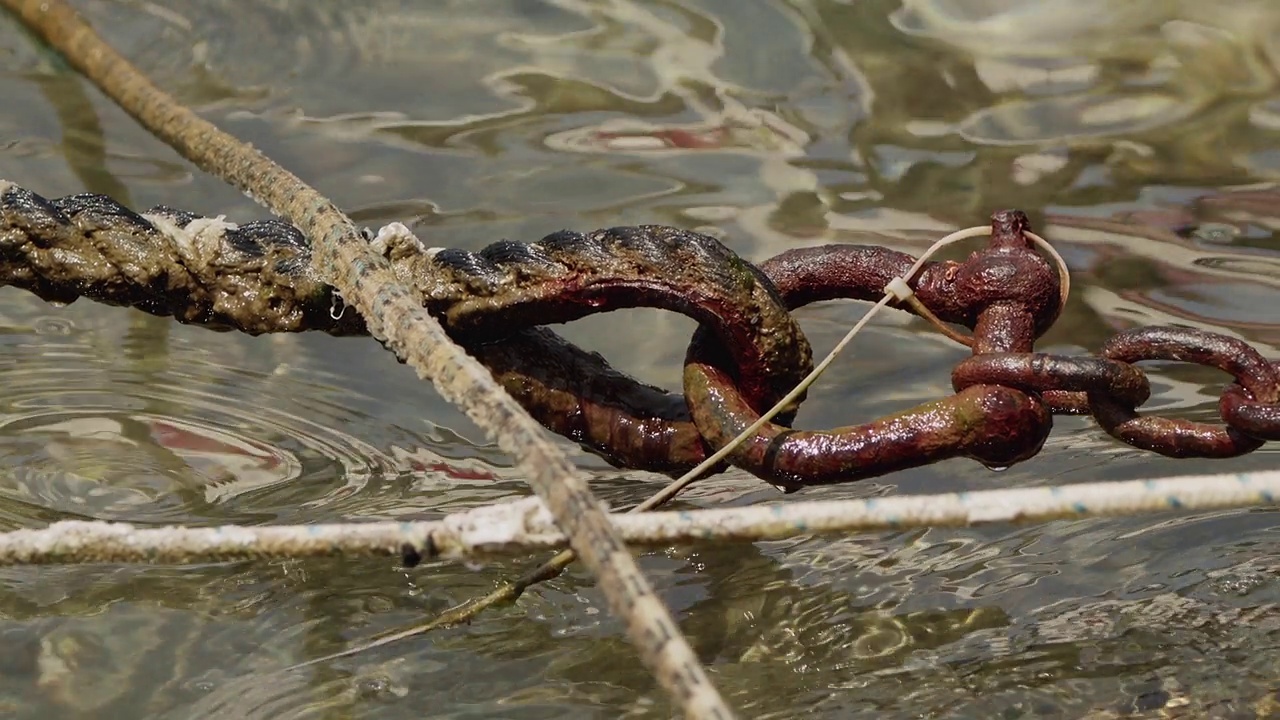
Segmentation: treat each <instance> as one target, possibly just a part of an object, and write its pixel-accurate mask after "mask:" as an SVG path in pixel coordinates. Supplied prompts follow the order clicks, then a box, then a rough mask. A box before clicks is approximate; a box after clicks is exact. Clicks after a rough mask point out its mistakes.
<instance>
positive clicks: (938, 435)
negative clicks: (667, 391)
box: [684, 211, 1059, 489]
mask: <svg viewBox="0 0 1280 720" xmlns="http://www.w3.org/2000/svg"><path fill="white" fill-rule="evenodd" d="M992 223H993V233H992V238H991V240H990V242H989V243H988V247H987V248H986V249H985V250H983V251H980V252H977V253H974V254H973V255H972V256H970V258H969V259H968V261H966V262H965V263H962V264H956V263H937V264H927V265H925V266H924V268H922V270H921V271H920V273H919V274H918V275H917V276H916V278H915V279H914V280H913V281H912V283H911V285H912V288H913V290H915V292H916V294H917V296H918V297H919V298H920V299H921V301H922V302H923V303H924V304H925V306H926V307H928V308H929V309H930V311H931V312H933V313H934V314H935V315H937V316H939V318H941V319H943V320H946V321H951V322H959V323H961V324H964V325H966V326H968V327H971V328H975V327H976V329H975V346H976V347H984V348H985V347H990V348H999V349H1004V350H1007V351H1018V350H1023V349H1028V350H1029V349H1030V347H1031V345H1032V343H1033V342H1034V340H1035V336H1036V334H1037V333H1039V332H1043V330H1044V329H1047V328H1048V327H1049V325H1051V324H1052V322H1053V319H1054V317H1056V315H1057V312H1058V309H1059V295H1058V293H1059V287H1058V276H1057V274H1056V273H1055V272H1054V271H1053V269H1052V268H1051V267H1050V266H1049V265H1048V263H1047V262H1045V260H1044V259H1043V258H1041V257H1040V256H1039V255H1038V254H1036V253H1035V252H1034V251H1032V250H1031V242H1030V241H1029V240H1028V239H1027V238H1026V237H1025V236H1024V235H1023V232H1024V231H1025V229H1026V218H1025V216H1023V215H1022V214H1021V213H1018V212H1016V211H1010V212H1002V213H997V214H995V215H994V216H993V218H992ZM871 256H875V257H877V258H879V259H881V262H868V259H869V257H871ZM884 260H889V261H892V264H891V263H890V262H884ZM913 261H914V260H913V259H911V258H909V257H907V256H899V257H894V256H893V255H891V254H889V253H888V251H871V250H868V249H864V248H848V247H841V246H829V247H825V248H810V249H808V250H804V251H792V252H789V253H783V254H782V255H780V256H779V257H777V258H774V259H773V260H769V261H767V262H765V263H764V264H763V265H761V269H762V270H763V271H764V272H765V273H766V274H767V275H768V276H769V277H770V279H772V280H773V281H774V284H775V285H777V287H778V290H779V291H780V292H781V293H782V296H783V299H784V300H785V301H786V303H787V306H788V307H790V308H793V309H794V308H796V307H798V306H800V305H803V304H805V303H806V302H809V301H813V300H820V299H821V300H825V299H831V298H837V297H844V298H854V299H863V300H871V299H878V298H879V297H881V296H883V294H884V286H885V285H886V284H887V283H888V281H889V280H890V279H892V278H893V277H895V276H898V275H901V274H904V273H905V272H906V271H907V270H908V269H909V266H910V264H911V263H912V262H913ZM1009 284H1012V286H1013V287H1014V291H1012V292H1010V290H1009V289H1008V285H1009ZM1018 292H1021V293H1024V295H1022V296H1019V295H1018V294H1017V293H1018ZM730 367H732V365H731V363H730V362H729V361H728V358H727V357H725V355H724V350H723V349H722V348H721V347H719V346H717V345H716V344H715V343H714V342H713V340H712V338H711V337H710V335H709V334H708V333H705V332H703V331H701V330H700V331H699V332H698V333H697V334H696V335H695V338H694V342H693V344H692V345H691V346H690V349H689V353H688V355H687V356H686V361H685V373H684V378H685V397H686V398H687V399H688V401H689V406H690V410H691V412H692V414H693V419H694V422H695V423H696V424H697V426H698V430H699V432H700V433H701V434H702V437H703V438H704V439H705V440H706V441H707V442H708V443H709V444H710V445H711V446H712V447H714V448H720V447H724V446H725V445H726V444H727V443H728V442H729V441H730V440H732V439H733V438H734V437H736V436H737V435H738V434H740V433H741V432H742V431H743V430H745V429H746V428H747V427H749V426H750V425H752V424H753V423H755V422H756V420H758V419H759V413H758V412H757V411H756V410H755V409H753V408H752V407H750V405H749V404H748V403H747V402H746V401H745V399H744V398H743V397H742V395H741V394H740V393H739V392H738V391H737V389H736V388H735V387H734V384H733V381H732V376H731V375H730V373H729V370H728V368H730ZM1051 427H1052V416H1051V414H1050V413H1049V410H1048V409H1047V408H1046V407H1045V405H1044V404H1043V403H1042V402H1041V401H1040V399H1039V398H1038V397H1036V396H1034V395H1028V394H1026V393H1023V392H1021V391H1018V390H1014V389H1012V388H1002V387H997V386H992V385H976V386H973V387H969V388H966V389H964V390H962V391H960V392H959V393H957V394H956V395H955V396H952V397H950V398H946V399H943V400H939V401H936V402H932V403H926V404H924V405H921V406H918V407H916V408H912V409H911V410H908V411H906V412H904V413H901V414H899V415H896V416H893V417H890V418H885V419H882V420H877V421H874V422H870V423H866V424H863V425H858V426H855V427H847V428H840V429H837V430H833V431H830V432H806V431H793V430H789V429H787V428H784V427H780V426H778V425H774V424H766V425H765V426H764V427H763V428H762V429H761V430H760V432H758V433H757V434H756V435H755V436H754V437H753V438H751V439H750V440H748V441H747V442H745V443H744V444H743V445H741V446H739V448H738V449H736V450H735V451H734V452H733V453H732V454H731V455H730V456H729V461H730V463H731V464H733V465H735V466H737V467H740V468H744V469H746V470H748V471H750V472H752V473H753V474H755V475H757V476H760V477H763V478H766V479H768V480H770V481H772V482H774V483H776V484H778V485H780V486H782V487H784V488H787V489H796V488H799V487H802V486H805V485H814V484H823V483H834V482H843V481H849V480H856V479H859V478H866V477H871V476H874V475H880V474H884V473H887V472H891V471H894V470H900V469H904V468H909V467H916V466H918V465H922V464H926V463H931V462H936V461H938V460H941V459H945V458H951V457H962V456H963V457H970V458H973V459H976V460H978V461H979V462H982V463H984V464H986V465H988V466H1007V465H1011V464H1013V463H1015V462H1019V461H1021V460H1025V459H1027V458H1029V457H1031V456H1032V455H1034V454H1035V453H1037V452H1038V451H1039V450H1040V447H1041V446H1042V445H1043V444H1044V441H1045V439H1046V438H1047V437H1048V434H1049V430H1050V429H1051Z"/></svg>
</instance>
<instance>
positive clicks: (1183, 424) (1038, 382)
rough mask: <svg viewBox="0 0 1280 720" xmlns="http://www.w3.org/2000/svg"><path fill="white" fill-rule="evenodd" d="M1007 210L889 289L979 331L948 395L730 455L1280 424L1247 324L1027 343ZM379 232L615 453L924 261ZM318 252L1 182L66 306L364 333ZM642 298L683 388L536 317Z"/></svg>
mask: <svg viewBox="0 0 1280 720" xmlns="http://www.w3.org/2000/svg"><path fill="white" fill-rule="evenodd" d="M991 229H992V231H991V237H990V240H989V241H988V243H987V246H986V247H985V248H983V249H982V250H980V251H977V252H975V253H973V254H972V255H971V256H969V257H968V258H967V259H966V260H964V261H963V262H954V261H947V262H927V263H924V264H923V265H922V267H921V268H920V270H919V271H918V272H916V273H915V274H914V275H912V276H911V279H910V283H909V284H910V286H911V289H912V290H913V291H914V293H915V300H914V301H913V302H912V303H907V304H902V303H898V304H895V305H892V306H891V307H896V308H898V309H900V310H905V311H907V312H912V313H915V314H917V315H921V316H923V317H925V318H927V319H928V320H929V321H930V322H933V323H935V324H936V325H938V326H939V329H941V330H943V332H944V334H945V335H946V336H947V337H948V338H951V339H953V340H956V341H957V342H959V343H961V344H963V345H964V346H966V347H968V348H969V349H970V352H971V355H970V357H968V358H966V359H965V360H963V361H962V362H960V363H958V364H957V365H956V367H955V368H954V369H953V371H952V375H951V382H952V387H953V388H954V390H955V394H954V395H951V396H949V397H945V398H941V399H939V400H936V401H933V402H929V403H924V404H922V405H919V406H917V407H914V408H908V409H906V410H904V411H902V412H900V413H897V414H894V415H892V416H890V417H886V418H881V419H878V420H873V421H870V422H866V423H863V424H860V425H854V426H850V427H843V428H837V429H834V430H829V431H809V430H794V429H792V428H791V427H790V426H789V424H790V419H791V417H793V416H794V410H795V408H794V407H793V408H791V409H789V410H788V412H786V413H784V414H783V415H782V416H780V417H779V418H775V420H774V422H773V423H766V424H765V425H763V426H762V427H761V429H760V430H759V431H758V432H756V433H755V434H754V435H753V436H752V437H750V438H749V439H748V440H747V441H746V442H744V443H743V444H742V445H741V446H739V447H737V448H736V449H735V450H733V451H732V452H731V453H730V455H729V456H728V460H727V465H722V466H721V467H720V469H724V467H727V466H728V465H732V466H737V467H740V468H742V469H744V470H747V471H748V472H751V473H753V474H755V475H757V476H759V477H761V478H764V479H766V480H768V481H770V482H773V483H775V484H777V485H779V486H781V487H783V488H784V489H787V490H794V489H797V488H800V487H803V486H806V485H816V484H825V483H836V482H845V481H851V480H857V479H860V478H867V477H872V476H876V475H882V474H884V473H888V472H893V471H896V470H901V469H904V468H909V467H915V466H919V465H923V464H927V463H932V462H936V461H939V460H943V459H947V458H954V457H968V458H971V459H974V460H977V461H978V462H981V463H983V464H985V465H988V466H991V467H1004V466H1008V465H1011V464H1013V463H1016V462H1021V461H1024V460H1027V459H1028V458H1031V457H1033V456H1034V455H1035V454H1036V453H1038V452H1039V450H1040V449H1041V447H1042V446H1043V445H1044V443H1045V441H1046V439H1047V438H1048V436H1049V433H1050V430H1051V428H1052V424H1053V415H1059V414H1077V415H1086V414H1087V415H1091V416H1092V417H1093V418H1094V419H1095V420H1096V421H1097V423H1098V425H1099V426H1100V427H1101V428H1102V429H1103V430H1104V431H1105V432H1107V433H1109V434H1110V435H1112V436H1113V437H1115V438H1117V439H1119V440H1121V441H1123V442H1125V443H1128V444H1130V445H1132V446H1134V447H1137V448H1142V449H1145V450H1149V451H1152V452H1156V453H1160V454H1162V455H1167V456H1170V457H1208V458H1226V457H1234V456H1237V455H1241V454H1244V453H1248V452H1251V451H1253V450H1255V449H1257V448H1259V447H1261V446H1262V444H1263V443H1264V442H1266V441H1269V440H1278V439H1280V366H1278V365H1276V364H1273V363H1271V362H1269V361H1268V360H1267V359H1266V358H1264V357H1263V356H1262V355H1261V354H1260V353H1259V352H1257V351H1256V350H1254V349H1253V348H1252V347H1250V346H1249V345H1248V344H1247V343H1244V342H1243V341H1240V340H1237V339H1234V338H1230V337H1227V336H1224V335H1220V334H1216V333H1211V332H1206V331H1203V330H1196V329H1191V328H1182V327H1147V328H1139V329H1134V330H1129V331H1126V332H1122V333H1120V334H1118V335H1116V336H1114V337H1112V338H1111V339H1110V340H1108V341H1107V342H1106V343H1105V344H1104V345H1103V346H1102V347H1101V348H1099V350H1098V352H1097V353H1096V354H1093V355H1083V356H1075V357H1068V356H1063V355H1049V354H1044V353H1038V352H1035V347H1034V345H1035V342H1036V339H1037V338H1038V337H1039V336H1040V335H1042V334H1043V333H1044V332H1045V331H1046V330H1048V329H1049V327H1051V326H1052V324H1053V322H1054V321H1055V320H1056V319H1057V317H1058V314H1059V313H1060V312H1061V310H1062V304H1063V300H1064V298H1063V297H1062V295H1063V294H1064V288H1063V287H1062V285H1063V284H1064V281H1065V278H1060V276H1059V275H1058V273H1057V272H1056V271H1055V268H1054V267H1053V266H1052V265H1051V264H1050V263H1049V262H1048V261H1047V260H1046V259H1045V258H1044V257H1042V256H1041V255H1040V254H1039V253H1038V252H1036V250H1035V248H1034V245H1033V243H1032V242H1031V240H1030V238H1029V235H1028V233H1029V232H1030V231H1029V226H1028V222H1027V218H1026V216H1025V215H1023V214H1022V213H1021V212H1018V211H1012V210H1011V211H1002V212H998V213H995V214H994V215H993V216H992V224H991ZM371 242H372V243H373V244H374V247H375V249H376V250H378V251H379V252H381V253H382V254H383V255H384V256H386V257H387V258H388V260H389V261H390V262H391V264H392V267H393V269H394V270H395V272H396V273H397V274H398V275H399V276H400V277H401V278H403V279H404V280H405V281H406V283H407V284H408V285H410V286H411V287H412V288H413V289H414V290H415V291H417V292H418V293H420V294H421V301H422V303H423V304H424V305H425V306H426V307H427V308H428V309H429V310H430V311H431V312H432V313H433V314H435V315H436V316H437V317H439V318H441V320H442V321H443V323H444V324H445V326H446V327H447V328H448V329H449V331H450V334H451V335H452V336H454V337H455V338H457V339H458V340H459V341H461V342H463V343H464V344H465V345H466V346H467V348H468V349H469V350H470V351H471V352H472V354H474V355H475V356H476V357H477V358H478V359H479V360H480V361H481V362H482V363H483V364H485V365H486V366H487V367H488V368H489V370H490V371H491V372H492V373H493V374H494V376H495V377H496V378H497V379H498V380H499V381H500V382H501V383H502V385H503V386H504V387H505V388H506V389H507V391H508V392H510V393H511V394H512V395H513V396H514V397H515V398H516V399H517V400H518V401H519V402H520V403H521V404H522V405H524V406H525V407H526V408H527V409H528V410H529V411H530V412H531V413H532V414H533V415H534V417H536V418H538V419H539V421H540V422H542V423H543V424H544V425H546V426H547V427H548V428H550V429H552V430H554V431H555V432H557V433H560V434H561V435H564V436H565V437H568V438H571V439H573V440H575V441H577V442H579V443H581V444H582V445H583V446H584V447H587V448H588V449H590V450H592V451H593V452H596V453H598V454H599V455H601V456H602V457H605V458H606V459H608V460H609V461H611V462H613V463H614V464H615V465H618V466H620V467H626V468H634V469H647V470H655V471H659V472H666V473H671V474H678V473H683V472H684V471H686V470H688V469H689V468H690V467H693V466H694V465H697V464H698V463H700V462H701V461H702V460H704V459H705V458H706V457H708V456H709V455H710V454H711V453H714V452H716V451H718V450H720V449H721V448H723V447H724V446H725V445H726V444H727V443H729V442H730V441H731V440H732V439H733V438H734V437H735V436H737V435H738V434H739V433H740V432H741V431H742V430H744V429H745V428H747V427H748V426H750V425H752V424H753V423H755V422H756V421H757V420H758V419H759V417H760V413H761V412H763V411H764V410H765V409H767V408H768V407H769V406H770V405H771V404H773V403H774V402H775V401H776V400H777V399H778V398H780V397H781V396H783V395H784V394H785V393H786V392H787V391H788V390H789V389H790V388H791V387H792V386H793V385H794V384H795V382H796V381H798V380H799V378H801V377H803V376H804V375H805V374H806V373H807V372H808V371H809V369H810V368H811V367H812V364H811V357H810V350H809V345H808V341H807V340H806V339H805V337H804V334H803V332H802V331H801V330H800V329H799V326H798V325H797V324H796V323H795V320H794V318H793V317H792V315H791V311H793V310H795V309H796V308H799V307H802V306H804V305H807V304H809V303H813V302H820V301H824V300H832V299H837V298H846V299H855V300H877V299H879V298H881V297H882V296H883V294H884V291H885V287H886V286H887V285H888V284H889V283H890V281H892V280H894V279H895V278H900V277H905V276H906V275H907V273H908V271H909V270H910V268H911V267H912V266H913V265H914V263H915V261H916V258H914V257H912V256H910V255H908V254H905V253H901V252H897V251H894V250H889V249H887V248H882V247H874V246H862V245H828V246H822V247H810V248H800V249H795V250H790V251H787V252H784V253H782V254H780V255H778V256H777V257H774V258H771V259H769V260H767V261H765V262H763V263H761V264H760V265H759V266H758V267H757V266H754V265H752V264H750V263H748V262H746V261H745V260H743V259H742V258H740V257H738V256H737V255H736V254H734V253H733V252H732V251H731V250H729V249H728V248H727V247H725V246H724V245H722V244H720V243H719V242H717V241H716V240H714V239H712V238H709V237H707V236H704V235H699V234H696V233H690V232H687V231H683V230H678V229H675V228H668V227H661V226H639V227H622V228H609V229H605V230H598V231H595V232H592V233H585V234H580V233H572V232H561V233H555V234H553V235H549V236H547V237H546V238H544V239H542V240H540V241H538V242H535V243H513V242H508V241H504V242H501V243H495V244H494V245H491V246H489V247H487V248H484V249H483V250H480V251H477V252H467V251H462V250H430V249H427V248H424V247H422V246H421V245H418V244H417V243H416V241H412V242H411V241H409V240H407V239H404V238H401V239H397V238H395V237H382V236H379V237H378V238H376V239H374V240H372V241H371ZM309 253H310V248H309V245H308V244H307V243H306V241H305V239H304V238H303V237H302V236H301V234H300V233H299V232H298V231H297V230H296V229H294V228H292V227H291V226H288V225H287V224H285V223H282V222H280V221H263V222H257V223H245V224H241V225H235V224H232V223H226V222H222V221H220V220H210V219H207V218H200V217H199V216H197V215H195V214H192V213H189V212H185V211H180V210H173V209H171V208H166V207H157V208H153V209H151V210H149V211H147V212H143V213H135V212H133V211H131V210H129V209H127V208H124V207H123V206H121V205H119V204H118V203H116V202H115V201H114V200H112V199H111V198H108V197H105V196H101V195H74V196H70V197H66V198H60V199H56V200H45V199H44V198H41V197H40V196H38V195H36V194H35V193H32V192H30V191H28V190H25V189H22V188H20V187H18V186H16V185H12V184H11V183H3V182H0V284H7V285H14V286H17V287H23V288H26V289H28V290H31V291H32V292H35V293H37V294H38V295H40V296H41V297H45V298H48V299H54V300H58V301H61V302H69V301H71V300H74V299H75V298H76V297H78V296H82V295H83V296H86V297H90V298H93V299H96V300H99V301H102V302H107V303H112V304H119V305H129V306H132V307H135V308H138V309H141V310H144V311H146V312H150V313H153V314H159V315H172V316H174V317H176V318H178V319H179V320H181V321H183V322H188V323H195V324H205V325H211V326H216V327H220V328H228V327H230V328H236V329H240V330H242V331H246V332H250V333H255V334H256V333H262V332H296V331H302V330H321V331H325V332H329V333H333V334H338V335H347V334H358V333H364V332H367V329H366V328H364V327H363V325H362V323H361V322H360V319H359V318H358V317H353V316H350V314H348V316H346V317H343V316H342V315H341V314H339V315H338V317H336V318H335V317H334V313H332V304H333V293H332V289H331V288H327V287H326V286H324V285H323V284H322V283H320V282H319V281H318V279H317V278H315V277H312V276H310V275H309V274H308V273H307V271H306V267H307V266H308V263H307V259H308V255H309ZM140 258H144V259H145V260H140ZM158 278H162V279H163V280H164V281H163V282H158V280H157V279H158ZM917 301H918V302H917ZM639 306H648V307H658V308H664V309H667V310H673V311H676V312H681V313H684V314H686V315H689V316H691V317H693V318H694V319H696V320H697V321H698V322H699V323H700V325H699V328H698V330H697V332H696V333H695V336H694V338H693V340H692V342H691V344H690V346H689V349H688V352H687V355H686V362H685V368H684V388H683V389H684V394H683V397H682V396H680V395H672V394H670V393H667V392H665V391H663V390H661V389H659V388H654V387H650V386H647V385H644V384H642V383H639V382H637V381H635V380H634V379H632V378H630V377H627V376H626V375H624V374H622V373H620V372H618V371H616V370H614V369H612V368H611V367H610V366H609V365H608V363H607V362H606V361H605V360H604V358H602V357H600V356H599V355H597V354H595V353H590V352H586V351H584V350H582V349H580V348H577V347H576V346H574V345H572V344H570V343H568V342H566V341H565V340H563V339H562V338H560V337H559V336H557V335H555V334H554V333H552V332H550V331H549V330H547V329H546V328H541V327H535V326H538V325H546V324H550V323H557V322H565V321H567V320H572V319H576V318H579V317H583V316H585V315H588V314H592V313H597V312H606V311H609V310H613V309H618V308H622V307H639ZM947 323H950V324H954V325H958V326H960V327H963V328H967V329H968V330H969V331H971V335H967V336H966V335H963V334H962V333H960V332H959V331H957V330H955V329H954V328H951V327H949V326H947V325H946V324H947ZM1151 361H1164V362H1169V361H1177V362H1189V363H1194V364H1197V365H1203V366H1207V367H1213V368H1217V369H1219V370H1222V371H1223V372H1225V373H1227V374H1229V375H1231V376H1232V378H1233V382H1231V383H1230V384H1228V385H1227V386H1226V387H1225V389H1224V390H1223V391H1222V393H1221V398H1220V401H1219V415H1220V418H1221V420H1222V423H1221V424H1207V423H1203V422H1193V421H1191V420H1188V419H1185V418H1178V417H1164V416H1149V415H1140V414H1139V411H1138V410H1139V408H1140V407H1141V406H1142V405H1143V404H1144V403H1145V402H1147V400H1148V398H1149V397H1150V394H1151V387H1150V383H1149V381H1148V379H1147V376H1146V374H1145V373H1144V372H1143V371H1142V370H1141V368H1140V367H1139V364H1140V363H1144V362H1151Z"/></svg>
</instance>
